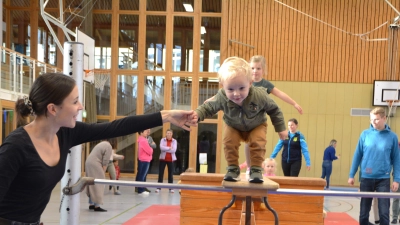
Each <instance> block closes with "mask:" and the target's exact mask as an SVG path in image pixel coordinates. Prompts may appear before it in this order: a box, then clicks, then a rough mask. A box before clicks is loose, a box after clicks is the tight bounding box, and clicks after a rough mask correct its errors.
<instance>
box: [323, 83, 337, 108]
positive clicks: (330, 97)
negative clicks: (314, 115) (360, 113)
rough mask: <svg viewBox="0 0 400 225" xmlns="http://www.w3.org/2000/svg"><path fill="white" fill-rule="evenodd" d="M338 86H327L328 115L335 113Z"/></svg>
mask: <svg viewBox="0 0 400 225" xmlns="http://www.w3.org/2000/svg"><path fill="white" fill-rule="evenodd" d="M336 87H337V85H329V84H327V85H326V96H325V97H326V98H325V102H326V114H329V115H332V114H333V113H334V112H335V108H336V105H337V104H336V101H337V99H336V98H337V94H336V92H337V89H336Z"/></svg>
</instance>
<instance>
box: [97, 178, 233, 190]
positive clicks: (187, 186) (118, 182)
mask: <svg viewBox="0 0 400 225" xmlns="http://www.w3.org/2000/svg"><path fill="white" fill-rule="evenodd" d="M94 183H95V184H106V185H120V186H133V187H153V188H168V189H185V190H200V191H222V192H232V190H231V189H227V188H224V187H217V186H205V185H194V184H164V183H152V182H137V181H121V180H105V179H94Z"/></svg>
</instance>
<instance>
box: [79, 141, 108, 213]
mask: <svg viewBox="0 0 400 225" xmlns="http://www.w3.org/2000/svg"><path fill="white" fill-rule="evenodd" d="M110 155H112V146H111V144H110V142H109V141H102V142H100V143H98V144H97V145H96V146H94V148H93V150H92V151H91V152H90V154H89V156H88V158H87V159H86V162H85V171H86V176H87V177H93V178H95V179H105V174H104V172H105V171H106V169H107V165H108V161H109V159H110ZM86 194H87V196H88V197H89V209H93V210H94V211H97V212H107V210H105V209H103V208H101V207H100V205H102V204H103V195H104V185H103V184H100V185H89V186H87V187H86Z"/></svg>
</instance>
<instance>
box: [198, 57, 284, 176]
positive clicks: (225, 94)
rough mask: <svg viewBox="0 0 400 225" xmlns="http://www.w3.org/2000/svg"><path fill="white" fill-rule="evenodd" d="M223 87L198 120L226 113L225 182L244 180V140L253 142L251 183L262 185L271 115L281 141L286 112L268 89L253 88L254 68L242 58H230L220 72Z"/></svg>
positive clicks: (199, 109) (203, 106)
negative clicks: (241, 165) (241, 155)
mask: <svg viewBox="0 0 400 225" xmlns="http://www.w3.org/2000/svg"><path fill="white" fill-rule="evenodd" d="M218 79H219V82H220V84H221V86H222V89H220V90H219V91H218V93H217V95H216V96H214V98H212V100H210V101H208V102H206V103H204V104H202V105H200V106H199V107H198V108H197V109H196V110H195V112H194V115H195V116H196V115H197V116H198V120H199V121H202V120H204V119H205V118H207V117H212V116H213V115H214V114H215V113H217V112H218V111H220V110H222V111H223V112H224V117H223V120H224V122H225V124H226V126H225V128H224V129H225V130H224V137H223V144H224V152H225V159H226V161H227V163H228V167H227V170H228V172H227V174H226V175H225V177H224V180H225V181H238V180H240V176H239V174H240V168H239V161H238V160H239V152H238V150H239V146H240V141H241V140H243V141H244V142H248V143H249V146H250V147H249V151H250V157H249V159H250V163H249V164H248V165H250V178H249V182H251V183H262V182H263V181H264V180H263V176H262V170H263V168H262V163H263V161H264V156H265V145H266V142H267V140H266V133H267V123H266V120H267V118H266V117H265V114H268V115H269V116H270V118H271V122H272V124H273V125H274V127H275V131H276V132H277V133H278V134H279V138H280V139H286V138H287V131H286V127H285V121H284V118H283V114H282V111H281V110H280V108H279V107H278V105H277V104H276V103H275V102H274V101H273V100H272V99H271V98H269V97H268V95H266V94H265V92H266V89H265V88H261V87H253V86H251V83H252V80H251V68H250V65H249V64H248V63H247V62H246V61H245V60H244V59H242V58H238V57H230V58H227V59H226V60H225V61H224V63H223V64H222V66H221V68H220V69H219V71H218Z"/></svg>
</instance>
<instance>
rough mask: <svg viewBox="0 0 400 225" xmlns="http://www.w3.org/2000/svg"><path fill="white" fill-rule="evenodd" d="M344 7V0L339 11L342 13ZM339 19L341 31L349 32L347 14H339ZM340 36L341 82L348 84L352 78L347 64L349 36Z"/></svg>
mask: <svg viewBox="0 0 400 225" xmlns="http://www.w3.org/2000/svg"><path fill="white" fill-rule="evenodd" d="M346 5H347V1H346V0H341V8H340V11H344V9H343V8H344V7H346ZM340 18H341V21H342V24H343V25H342V26H341V27H340V28H342V27H343V28H342V29H344V30H349V29H350V26H349V24H348V23H347V21H349V20H350V15H349V13H343V14H342V13H341V14H340ZM341 35H342V37H343V39H342V42H341V43H339V44H342V45H341V46H342V47H341V51H340V53H341V57H342V58H343V59H344V61H343V67H342V68H343V73H344V77H343V78H344V79H343V81H345V82H350V81H351V80H352V76H351V73H350V66H349V65H350V64H349V61H350V52H351V49H350V41H351V36H350V35H346V34H343V33H342V34H341Z"/></svg>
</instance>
